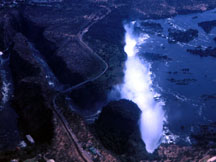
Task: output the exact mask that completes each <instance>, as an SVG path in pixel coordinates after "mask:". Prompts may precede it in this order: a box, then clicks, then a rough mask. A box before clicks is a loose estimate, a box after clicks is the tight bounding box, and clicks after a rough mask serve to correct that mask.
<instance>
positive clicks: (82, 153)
mask: <svg viewBox="0 0 216 162" xmlns="http://www.w3.org/2000/svg"><path fill="white" fill-rule="evenodd" d="M100 7H103V8H105V9H106V10H107V12H106V13H105V14H104V15H102V16H101V17H99V18H97V19H96V20H95V21H93V22H91V23H90V24H89V25H88V26H86V27H85V28H84V29H83V30H82V31H80V32H79V33H78V34H77V38H78V42H79V43H80V45H81V46H82V47H83V48H85V49H87V50H88V51H89V53H91V54H93V55H95V56H96V57H97V58H98V59H99V60H100V61H101V62H102V63H103V64H104V70H103V71H102V72H100V73H99V74H97V75H96V76H94V77H92V78H89V79H87V80H85V81H83V82H81V83H79V84H76V85H74V86H72V87H70V88H67V89H65V90H62V91H59V92H58V94H56V95H55V96H54V98H53V111H54V112H55V114H56V116H57V117H58V118H59V119H60V121H61V122H62V123H63V125H64V128H65V130H66V132H67V134H68V136H69V137H70V139H71V141H72V142H73V143H74V145H75V147H76V149H77V150H76V151H77V152H78V154H79V155H80V157H81V158H82V159H83V161H85V162H91V161H92V160H91V158H90V157H89V155H88V154H87V152H86V151H84V150H83V148H82V147H81V145H80V144H79V142H78V139H77V138H76V135H75V134H74V133H73V132H72V130H71V128H70V126H69V124H68V122H67V120H66V119H65V117H64V115H63V114H62V113H61V111H60V108H58V106H57V105H56V99H57V97H58V96H59V95H61V94H66V93H68V92H71V91H73V90H74V89H76V88H79V87H81V86H83V85H85V84H86V83H89V82H92V81H95V80H96V79H98V78H100V77H101V76H102V75H103V74H104V73H105V72H106V71H107V69H108V64H107V63H106V62H105V61H104V60H103V59H102V58H101V57H100V56H99V55H97V54H96V53H95V52H94V51H93V50H92V48H91V47H89V46H88V45H87V44H86V43H85V42H84V41H83V36H84V35H85V34H86V33H87V32H88V30H89V29H90V27H92V26H93V25H94V24H95V23H97V22H98V21H100V20H102V19H104V18H105V17H106V16H107V15H109V14H110V13H111V9H110V8H108V7H106V6H100Z"/></svg>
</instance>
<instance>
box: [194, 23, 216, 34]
mask: <svg viewBox="0 0 216 162" xmlns="http://www.w3.org/2000/svg"><path fill="white" fill-rule="evenodd" d="M198 25H199V26H200V27H201V28H202V29H203V30H204V31H205V32H206V33H210V32H211V31H212V29H213V28H215V27H216V20H212V21H204V22H200V23H198Z"/></svg>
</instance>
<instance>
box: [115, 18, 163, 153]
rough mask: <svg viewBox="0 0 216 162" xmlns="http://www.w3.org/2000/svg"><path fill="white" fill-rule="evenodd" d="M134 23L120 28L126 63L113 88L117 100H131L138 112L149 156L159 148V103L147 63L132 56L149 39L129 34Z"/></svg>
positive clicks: (160, 121)
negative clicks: (117, 91)
mask: <svg viewBox="0 0 216 162" xmlns="http://www.w3.org/2000/svg"><path fill="white" fill-rule="evenodd" d="M134 23H135V22H132V23H130V24H127V25H125V26H124V28H125V31H126V34H125V43H126V45H125V48H124V50H125V52H126V53H127V55H128V59H127V61H126V69H125V78H124V83H123V84H122V85H119V86H118V87H117V88H118V90H119V91H120V93H121V98H125V99H128V100H132V101H133V102H135V103H136V104H137V105H138V106H139V108H140V109H141V110H142V115H141V118H140V131H141V136H142V139H143V141H144V143H145V145H146V150H147V151H148V152H149V153H153V152H154V150H155V149H156V148H157V147H158V146H159V145H160V143H161V138H162V135H163V120H164V112H163V108H162V107H163V102H161V101H156V100H155V98H156V97H158V96H159V95H158V94H157V93H155V92H154V91H153V89H152V79H151V71H150V64H149V63H147V62H144V61H141V60H140V59H139V58H138V56H137V55H136V54H137V53H138V52H139V50H138V45H141V44H142V45H143V44H144V43H145V42H146V41H147V39H149V36H148V35H147V34H144V35H141V36H135V35H134V34H133V29H134Z"/></svg>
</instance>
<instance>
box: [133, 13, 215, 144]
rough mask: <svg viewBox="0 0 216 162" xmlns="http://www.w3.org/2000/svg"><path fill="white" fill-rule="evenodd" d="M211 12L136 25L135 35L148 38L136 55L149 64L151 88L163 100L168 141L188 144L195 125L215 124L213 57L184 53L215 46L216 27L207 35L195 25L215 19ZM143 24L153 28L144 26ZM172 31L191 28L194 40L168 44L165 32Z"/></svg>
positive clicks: (148, 21)
mask: <svg viewBox="0 0 216 162" xmlns="http://www.w3.org/2000/svg"><path fill="white" fill-rule="evenodd" d="M215 11H216V9H215V10H211V11H207V12H204V13H197V14H191V15H181V16H176V17H173V18H167V19H161V20H146V21H141V22H138V23H137V26H138V29H139V31H140V29H141V32H140V33H139V34H141V33H147V34H148V35H149V36H150V38H149V39H148V40H147V41H146V43H145V44H143V45H142V46H141V47H140V48H141V50H140V51H141V52H140V53H139V55H140V56H141V57H142V58H144V59H145V60H147V61H149V62H151V63H152V68H151V71H152V72H153V80H154V89H155V90H156V91H157V92H159V93H160V94H161V95H162V99H163V100H164V101H165V106H164V111H165V113H166V118H167V122H166V126H165V127H166V128H165V129H167V130H169V131H167V132H169V134H170V137H169V138H173V139H176V141H185V142H187V143H190V139H189V138H188V136H189V135H190V134H191V132H193V131H194V130H195V129H196V127H197V126H198V125H200V124H209V123H212V122H215V121H216V112H215V110H216V70H215V69H216V57H211V56H208V57H200V56H199V55H193V54H191V53H189V52H187V49H195V47H197V46H201V48H202V49H205V48H207V47H209V46H211V47H216V42H215V40H214V38H215V37H216V28H213V29H212V31H211V32H210V33H208V34H207V33H206V32H205V31H204V30H203V29H202V28H201V27H199V26H198V23H200V22H203V21H211V20H216V12H215ZM143 22H145V23H144V24H146V23H147V24H148V23H157V25H154V27H148V25H147V26H146V25H143ZM158 24H160V25H161V27H162V29H161V28H160V27H159V26H160V25H159V26H158ZM173 29H177V30H180V31H182V32H184V31H186V30H188V29H195V30H197V31H198V37H196V38H194V40H191V41H189V42H187V43H182V42H175V43H169V41H168V39H169V38H168V35H169V34H168V30H173ZM215 55H216V53H215Z"/></svg>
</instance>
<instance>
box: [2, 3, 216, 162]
mask: <svg viewBox="0 0 216 162" xmlns="http://www.w3.org/2000/svg"><path fill="white" fill-rule="evenodd" d="M215 6H216V2H215V1H212V0H206V1H204V0H197V1H193V0H190V1H177V0H176V1H169V0H160V1H152V0H139V1H129V0H127V1H109V0H108V1H103V0H102V1H92V0H91V1H64V2H62V3H61V4H59V5H57V6H51V7H48V6H44V7H39V6H28V5H27V6H20V8H16V9H15V8H12V9H8V8H7V9H2V10H1V11H0V51H5V50H6V49H8V50H7V51H8V52H7V55H9V53H10V61H9V67H10V70H11V75H12V76H11V77H12V80H13V90H14V91H13V95H12V99H11V101H10V105H11V106H12V108H13V109H14V110H15V111H16V113H17V114H18V116H19V117H18V127H19V134H20V137H21V139H22V138H24V136H25V135H26V134H31V135H32V137H33V138H34V139H35V141H36V143H37V144H38V145H37V146H36V147H33V148H30V150H31V151H30V152H31V154H30V155H28V151H27V153H26V152H25V151H15V153H14V152H13V153H14V154H13V156H12V155H11V154H10V155H8V154H6V155H5V156H6V158H5V159H7V160H8V159H10V158H11V157H22V158H23V159H25V157H26V156H28V157H29V156H30V157H33V156H35V155H36V154H38V153H41V152H42V153H43V154H44V155H47V156H50V158H51V157H55V159H56V161H77V160H78V161H79V160H80V159H79V158H80V157H79V154H78V153H74V152H73V151H71V150H74V149H76V148H75V146H74V144H73V142H70V143H67V142H68V141H69V140H70V139H69V137H68V134H67V132H66V131H65V130H64V129H63V128H64V125H63V124H62V123H61V121H60V120H59V119H58V118H57V117H56V115H55V114H53V106H54V105H53V103H55V102H53V100H54V97H53V96H56V94H58V93H60V92H61V91H62V90H64V89H67V88H68V87H71V86H74V85H77V84H78V83H81V82H83V81H86V80H88V79H89V78H92V77H94V76H97V75H98V74H99V73H101V71H103V70H104V64H103V63H101V60H100V59H98V57H97V56H96V55H95V54H94V52H96V53H97V54H98V55H99V56H101V57H102V58H103V59H104V60H105V61H106V62H107V64H108V65H109V68H108V70H107V72H106V73H105V74H104V75H102V76H101V77H100V78H98V80H96V81H94V82H93V83H92V82H89V83H88V85H83V87H82V88H81V89H76V90H75V89H74V90H73V91H71V93H70V99H71V100H73V103H75V104H76V105H78V106H80V107H82V106H83V107H84V108H85V109H87V110H89V109H91V108H92V107H94V106H95V105H96V106H97V105H100V106H101V105H103V104H104V103H103V104H101V103H100V104H98V103H97V101H98V100H102V101H103V102H107V101H106V100H107V92H108V91H109V90H110V89H111V87H112V86H113V85H115V84H117V83H119V82H121V81H122V77H123V72H122V71H123V68H124V61H125V59H126V56H125V54H124V52H123V45H124V42H123V36H124V30H123V28H122V22H123V21H124V20H125V19H133V18H141V19H145V18H160V17H164V16H173V15H176V14H179V13H184V14H185V13H189V12H195V11H204V10H207V9H210V8H213V7H215ZM106 13H108V15H106ZM104 15H105V17H103V16H104ZM101 18H102V20H101ZM92 22H93V23H92ZM84 29H85V30H84ZM83 42H85V43H83ZM86 42H87V43H86ZM90 47H91V49H89V48H90ZM92 49H93V52H91V50H92ZM0 81H2V78H0ZM2 85H3V84H0V86H2ZM1 98H2V97H1ZM124 102H126V101H124ZM65 103H66V100H63V101H62V100H60V101H59V107H63V106H62V105H66V104H65ZM127 104H128V103H127ZM127 104H126V105H127ZM123 105H124V104H123ZM109 106H110V105H109ZM130 106H131V107H133V108H135V109H137V107H136V106H134V105H130V104H129V107H130ZM111 107H113V105H112V104H111ZM114 107H115V106H114ZM117 107H119V105H118V104H117ZM120 107H121V106H120ZM64 108H65V107H64ZM65 109H68V107H67V106H66V108H65ZM111 110H113V109H109V110H108V109H107V108H105V109H104V111H105V113H104V115H103V114H102V116H105V117H104V119H106V115H108V114H109V111H111ZM67 111H69V110H67ZM67 111H66V112H67ZM107 111H108V112H107ZM0 113H1V112H0ZM70 113H71V115H70V116H67V115H66V114H70ZM70 113H65V114H64V116H66V119H67V120H68V121H69V125H70V127H73V128H75V132H76V135H77V138H78V140H79V141H81V143H82V146H83V147H85V149H86V150H88V151H89V150H90V151H89V152H90V154H92V157H93V159H94V158H95V160H96V159H97V160H98V159H103V158H104V159H106V160H107V159H109V160H112V159H115V160H116V158H113V157H114V156H115V157H117V158H120V159H127V160H129V161H132V160H135V161H136V160H143V159H144V160H146V159H147V160H149V159H154V160H158V159H164V160H165V159H171V160H174V161H175V160H176V159H178V158H180V157H182V158H183V155H181V153H180V152H181V151H176V152H174V151H172V150H186V151H185V152H188V151H190V150H192V153H194V154H192V155H191V157H192V156H193V155H195V156H196V157H197V159H198V158H200V157H201V156H204V155H206V154H208V153H209V151H208V150H210V152H211V153H212V152H213V151H214V150H212V148H210V147H208V148H207V151H206V150H202V149H201V147H198V148H199V149H194V148H191V147H187V149H186V148H185V147H180V146H172V147H171V146H170V147H167V146H162V147H161V148H159V150H158V153H157V155H153V157H152V156H151V157H148V156H147V155H146V154H145V153H146V152H145V150H144V149H143V148H144V144H143V143H142V141H141V140H140V139H139V138H138V136H137V134H136V133H138V131H137V129H136V128H135V127H136V126H137V125H136V123H137V116H139V113H140V112H139V110H137V113H136V114H135V120H133V119H131V118H130V116H129V115H128V113H126V114H124V113H123V114H122V113H117V118H115V120H116V121H119V120H118V117H119V116H120V118H121V119H122V120H120V121H119V124H120V125H114V124H111V125H110V123H109V122H108V123H107V121H108V120H109V118H107V120H104V119H102V118H103V117H100V118H99V119H98V124H97V127H98V128H99V129H98V132H97V135H95V134H94V131H93V133H92V134H93V135H95V136H93V135H92V134H91V136H90V135H89V134H90V133H89V132H90V131H89V129H88V126H87V125H86V124H85V123H84V122H83V119H81V118H80V117H78V116H77V115H76V114H74V112H71V111H70ZM112 115H114V116H115V115H116V114H115V113H113V112H111V116H112ZM71 117H73V119H71ZM128 121H130V122H128ZM122 122H126V123H127V125H129V126H130V128H131V129H128V130H126V129H125V128H124V127H121V125H122ZM101 123H102V124H101ZM130 124H132V125H130ZM74 125H76V126H74ZM104 125H105V126H106V127H109V126H113V128H112V129H115V130H116V129H119V130H121V131H120V133H119V134H118V133H117V134H109V132H106V131H107V130H103V129H100V127H103V126H104ZM80 127H82V129H80ZM84 128H85V129H84ZM109 128H110V127H109ZM110 129H111V128H110ZM134 130H135V132H136V133H135V134H134V133H132V132H133V131H134ZM122 134H124V135H125V136H124V138H122V139H120V140H119V141H120V143H118V140H117V142H116V143H113V141H112V140H110V139H111V138H115V137H116V136H120V137H123V135H122ZM131 136H134V137H133V139H132V140H131V139H130V138H131ZM90 137H91V139H90V140H87V139H88V138H90ZM97 137H99V138H100V139H102V140H101V141H102V142H98V141H100V140H98V139H97ZM118 138H119V137H118ZM125 138H126V139H125ZM92 141H97V142H92ZM125 141H126V142H125ZM128 141H129V145H127V144H128V143H127V142H128ZM134 141H135V142H134ZM47 143H48V144H50V146H47V145H44V144H47ZM62 143H63V144H62ZM101 143H103V144H104V146H106V148H108V149H110V150H114V152H115V153H118V154H122V153H123V154H122V155H113V154H112V153H110V152H109V151H107V150H106V149H105V148H103V146H102V145H101ZM119 144H120V145H119ZM116 145H117V147H116ZM41 146H44V147H41ZM93 146H94V147H93ZM122 146H129V148H128V150H127V153H125V150H124V149H123V148H122ZM130 146H131V147H130ZM132 146H133V147H132ZM68 148H70V149H68ZM92 148H93V149H92ZM95 148H96V149H95ZM134 148H137V149H134ZM173 148H174V149H173ZM65 150H67V151H65ZM95 150H96V151H95ZM98 150H99V153H98ZM104 150H105V151H104ZM200 150H201V151H202V153H201V155H199V157H198V152H199V151H200ZM20 152H22V153H20ZM100 152H102V156H101V155H100ZM104 152H105V153H104ZM134 155H135V156H134ZM143 155H145V156H143ZM8 156H9V157H8ZM0 157H1V158H0V160H2V159H4V156H0ZM5 159H4V160H5ZM191 159H192V158H191ZM106 160H105V161H106ZM109 160H107V161H109ZM115 160H113V161H115Z"/></svg>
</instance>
